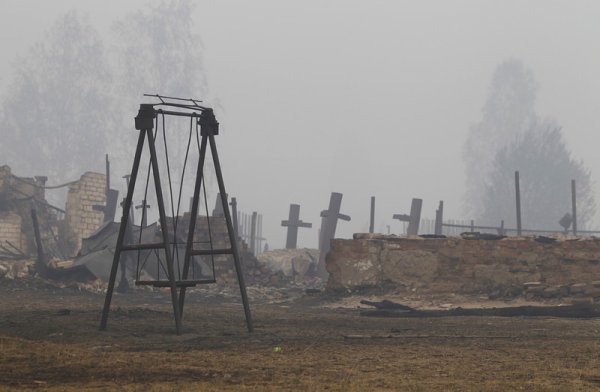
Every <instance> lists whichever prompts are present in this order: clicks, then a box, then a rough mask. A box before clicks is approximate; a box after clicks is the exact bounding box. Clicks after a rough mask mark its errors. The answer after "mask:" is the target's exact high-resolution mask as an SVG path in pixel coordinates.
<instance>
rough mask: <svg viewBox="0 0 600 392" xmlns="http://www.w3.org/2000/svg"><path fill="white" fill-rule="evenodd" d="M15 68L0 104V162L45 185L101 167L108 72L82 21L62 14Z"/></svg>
mask: <svg viewBox="0 0 600 392" xmlns="http://www.w3.org/2000/svg"><path fill="white" fill-rule="evenodd" d="M16 64H17V66H16V67H15V78H14V79H13V80H12V83H10V87H9V90H8V94H7V95H6V96H5V97H3V98H4V100H3V102H2V112H3V113H4V115H3V116H2V120H1V121H2V122H1V123H0V128H1V130H2V135H3V141H2V143H1V144H0V151H1V154H2V156H3V160H4V161H5V162H6V163H9V164H10V165H11V166H13V168H14V169H15V171H16V172H18V173H23V174H28V175H36V174H40V175H48V176H51V177H52V179H53V181H61V180H68V179H72V178H74V177H76V176H79V175H80V174H81V171H82V169H83V170H90V169H97V168H101V167H102V162H103V160H102V157H103V155H104V154H105V152H106V148H105V143H104V142H105V138H104V131H105V129H106V122H107V108H108V106H109V103H110V92H109V87H108V86H109V84H110V82H111V73H110V70H109V67H108V64H107V62H106V58H105V49H104V46H103V44H102V41H101V40H100V37H99V36H98V34H97V32H96V31H95V30H94V29H93V28H92V27H91V25H90V23H89V21H88V19H87V18H85V17H82V16H80V15H79V14H78V13H77V12H69V13H67V14H66V15H64V16H62V17H61V18H59V19H58V20H57V21H56V23H55V24H54V25H53V26H52V28H51V29H50V30H49V31H48V33H47V35H46V36H45V37H44V39H43V40H42V41H40V42H38V43H36V44H35V45H33V47H32V48H31V49H30V51H29V52H28V53H27V55H25V56H24V57H22V58H20V59H18V60H17V62H16Z"/></svg>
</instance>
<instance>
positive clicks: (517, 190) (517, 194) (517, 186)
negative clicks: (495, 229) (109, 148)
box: [515, 171, 521, 236]
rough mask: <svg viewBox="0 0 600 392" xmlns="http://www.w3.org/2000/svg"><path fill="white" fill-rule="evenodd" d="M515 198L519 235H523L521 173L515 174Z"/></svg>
mask: <svg viewBox="0 0 600 392" xmlns="http://www.w3.org/2000/svg"><path fill="white" fill-rule="evenodd" d="M515 197H516V204H517V235H518V236H520V235H521V188H520V184H519V172H518V171H516V172H515Z"/></svg>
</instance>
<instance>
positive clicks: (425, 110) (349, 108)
mask: <svg viewBox="0 0 600 392" xmlns="http://www.w3.org/2000/svg"><path fill="white" fill-rule="evenodd" d="M148 4H156V3H155V2H148V1H141V0H135V1H127V2H118V1H106V0H104V1H99V0H87V1H75V0H56V1H52V2H48V1H41V0H40V1H33V0H19V1H17V0H7V1H4V2H3V5H4V7H3V12H2V14H0V45H1V47H2V49H3V56H2V59H1V60H0V99H1V100H4V98H5V97H6V96H8V95H10V93H11V91H10V89H9V87H10V84H11V81H12V80H13V76H14V70H15V69H16V68H17V67H18V56H26V55H27V53H28V51H29V50H30V49H29V48H30V47H31V45H33V44H34V43H35V42H38V41H41V40H43V38H44V35H45V33H46V32H47V31H48V30H49V29H50V28H51V27H52V25H53V24H54V23H55V21H56V19H57V18H59V17H61V16H62V15H64V14H65V13H67V12H68V11H70V10H73V9H77V10H79V12H80V13H81V14H83V15H87V16H88V17H89V20H90V22H91V24H92V26H93V27H94V28H96V29H97V30H98V31H99V33H100V36H101V38H102V39H104V40H106V41H105V44H107V45H108V44H109V39H108V37H109V35H110V34H111V29H112V27H111V26H112V24H113V22H114V21H116V20H118V19H121V18H123V17H124V16H125V15H127V14H130V13H132V12H135V11H136V10H138V9H142V8H146V7H148ZM193 20H194V26H193V29H194V33H196V34H198V35H199V36H200V37H201V42H199V43H198V45H202V46H203V51H202V53H203V63H204V69H205V73H206V75H205V76H206V80H207V84H208V89H209V91H210V94H209V98H210V99H211V100H212V101H211V102H209V104H211V105H214V106H216V107H217V108H218V112H217V114H218V116H219V117H218V119H219V121H220V123H221V129H222V133H221V135H219V136H218V138H217V143H218V146H219V152H220V156H221V159H222V164H223V171H224V176H225V183H226V186H227V188H228V193H229V194H230V195H233V196H236V197H237V198H238V203H239V208H240V209H242V210H244V211H247V212H251V211H252V210H256V211H258V212H260V213H262V214H263V215H264V223H263V235H264V236H265V237H267V239H268V242H269V245H270V247H271V248H280V247H283V246H284V241H285V230H284V228H282V227H280V226H279V224H280V221H281V220H283V219H285V218H287V213H288V208H289V204H290V203H298V204H301V206H302V208H301V212H300V214H301V219H303V220H304V221H308V222H312V223H313V228H312V229H302V230H300V234H299V246H308V247H316V243H317V230H318V227H319V222H320V218H319V212H320V211H321V210H322V209H325V208H326V207H327V203H328V200H329V194H330V192H332V191H336V192H341V193H343V194H344V200H343V202H342V212H343V213H346V214H348V215H350V216H351V217H352V221H351V222H340V223H339V225H338V236H339V237H349V236H350V235H351V234H352V233H354V232H360V231H367V230H368V223H369V222H368V221H369V198H370V196H372V195H374V196H376V197H377V216H376V224H375V228H376V230H377V231H386V225H390V226H391V230H392V232H396V233H398V232H400V231H401V230H402V225H401V224H400V223H399V222H398V221H393V220H392V219H391V216H392V214H394V213H407V212H408V211H409V209H410V200H411V198H413V197H420V198H423V199H424V203H423V216H424V217H431V218H433V216H434V212H435V208H436V207H437V203H438V201H439V200H444V201H445V216H446V217H448V218H457V219H460V218H464V219H471V217H469V216H466V215H465V214H464V213H463V210H462V205H463V203H462V200H463V196H464V189H465V178H464V172H465V171H464V167H463V161H462V151H463V145H464V143H465V139H466V137H467V134H468V132H469V129H470V127H471V126H472V125H473V124H475V123H478V122H479V121H480V120H481V116H482V114H481V109H482V106H483V105H484V102H485V99H486V96H487V94H488V89H489V86H490V83H491V78H492V75H493V74H494V71H495V69H496V67H497V66H498V65H499V64H501V63H502V62H504V61H506V60H507V59H509V58H516V59H519V60H520V61H522V62H523V64H525V65H526V66H527V67H528V68H530V69H531V70H532V71H533V73H534V75H535V80H536V82H537V84H538V89H537V99H536V104H535V111H536V113H537V114H538V115H539V116H540V117H541V118H544V119H546V118H549V119H551V120H553V121H555V122H556V123H557V124H559V125H560V126H562V134H563V138H564V141H565V143H566V145H567V147H568V149H570V151H571V153H572V156H573V158H575V159H576V160H580V159H581V160H583V161H584V162H585V164H586V166H587V168H589V169H590V170H591V177H592V180H593V181H594V182H595V186H594V188H593V189H594V190H595V193H596V194H598V192H599V191H600V186H599V184H600V182H599V181H598V175H599V173H600V170H598V169H600V154H598V153H597V152H596V151H597V148H598V147H597V146H598V145H599V144H600V143H599V142H600V137H598V136H597V129H598V128H599V126H600V117H599V115H598V108H599V106H600V96H599V95H598V91H600V78H598V76H597V74H598V70H599V69H600V41H599V40H598V37H599V36H600V24H598V23H597V22H598V20H600V3H599V2H596V1H546V0H538V1H528V2H522V1H500V0H498V1H475V0H473V1H458V0H457V1H441V0H440V1H421V2H416V1H397V2H391V1H372V2H364V1H328V2H323V1H297V2H281V1H276V0H272V1H262V0H260V1H253V2H247V1H216V0H215V1H198V2H195V9H194V13H193ZM145 92H148V93H161V94H165V95H170V94H171V92H169V91H147V90H143V91H139V92H135V94H137V95H139V97H140V98H139V99H140V102H141V101H142V97H141V95H142V93H145ZM199 98H203V97H199ZM134 115H135V111H133V112H132V113H130V115H129V117H130V118H133V116H134ZM42 131H43V128H42V127H40V132H42ZM85 131H86V130H81V132H85ZM2 132H6V130H2ZM131 132H134V129H133V121H131ZM3 139H5V138H4V137H3ZM90 148H93V146H90ZM130 149H131V154H133V149H134V145H131V147H130ZM108 153H109V154H110V153H111V152H110V151H108ZM101 154H104V151H102V152H101ZM0 164H8V165H11V166H12V163H11V162H4V161H3V160H0ZM86 170H97V171H102V170H103V161H102V160H99V161H98V163H97V165H96V167H82V168H81V172H83V171H86ZM15 174H17V175H36V174H39V175H44V174H45V173H19V172H15ZM123 174H125V173H113V177H114V178H115V180H114V181H113V183H115V182H116V181H117V179H120V177H121V176H122V175H123ZM522 181H525V179H522ZM49 182H50V183H52V182H54V181H53V179H52V178H51V179H50V180H49ZM117 184H119V183H117ZM119 185H121V184H119ZM569 185H570V184H568V183H567V184H565V188H567V189H568V187H569ZM568 208H569V206H565V207H564V210H565V211H568ZM523 219H524V226H527V211H523ZM592 222H593V223H592V225H593V226H594V227H593V228H599V227H600V224H599V222H598V219H593V220H592Z"/></svg>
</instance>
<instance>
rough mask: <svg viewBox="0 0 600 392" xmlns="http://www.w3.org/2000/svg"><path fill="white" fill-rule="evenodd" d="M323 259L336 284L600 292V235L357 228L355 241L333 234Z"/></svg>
mask: <svg viewBox="0 0 600 392" xmlns="http://www.w3.org/2000/svg"><path fill="white" fill-rule="evenodd" d="M326 263H327V270H328V271H329V273H330V276H329V281H328V287H329V288H332V289H341V288H357V287H366V286H379V285H385V284H391V285H395V286H396V287H404V288H406V289H407V290H411V291H419V292H429V293H465V294H467V293H471V294H475V293H484V294H489V295H492V294H493V295H496V296H499V297H500V296H514V295H520V294H527V293H534V292H538V294H540V295H542V296H544V295H548V296H552V295H555V294H556V295H563V296H566V295H571V294H574V293H576V292H584V294H585V293H586V290H587V291H590V292H589V293H587V294H590V295H592V294H594V295H595V292H598V293H597V294H598V295H599V296H600V290H599V289H598V288H595V287H596V286H598V285H599V284H600V239H597V238H577V239H565V240H557V241H552V240H548V239H546V238H541V239H539V238H538V239H536V238H534V237H507V238H505V239H502V240H469V239H462V238H457V237H453V238H435V239H433V238H428V239H424V238H402V237H396V236H384V235H378V234H355V236H354V239H352V240H343V239H335V240H332V243H331V251H330V253H329V254H328V255H327V259H326ZM580 289H581V290H580ZM594 290H595V292H594V293H592V292H591V291H594Z"/></svg>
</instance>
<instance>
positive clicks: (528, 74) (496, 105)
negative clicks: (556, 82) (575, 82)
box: [463, 59, 537, 218]
mask: <svg viewBox="0 0 600 392" xmlns="http://www.w3.org/2000/svg"><path fill="white" fill-rule="evenodd" d="M536 90H537V84H536V82H535V79H534V76H533V72H532V71H531V70H530V69H528V68H526V67H525V66H524V65H523V63H522V62H521V61H519V60H516V59H510V60H508V61H505V62H503V63H502V64H500V65H499V66H498V68H496V71H495V72H494V76H493V78H492V83H491V84H490V87H489V91H488V96H487V99H486V102H485V104H484V105H483V108H482V118H481V121H480V122H479V123H477V124H475V125H473V126H472V127H471V129H470V130H469V134H468V136H467V139H466V142H465V145H464V150H463V160H464V163H465V175H466V193H465V199H464V200H465V211H466V212H467V213H468V214H470V216H472V217H474V218H477V217H480V216H481V215H482V214H483V213H484V210H485V208H486V207H485V205H484V204H483V199H482V197H481V195H482V194H483V192H484V191H485V189H486V187H487V185H488V183H487V178H488V176H489V173H490V172H491V170H492V167H493V161H494V156H495V154H496V152H497V151H498V150H500V149H502V148H503V147H505V146H506V145H507V144H508V143H509V142H510V141H511V140H513V138H514V137H515V136H517V135H518V134H519V133H521V132H523V131H525V130H527V129H529V128H530V127H531V125H532V124H534V123H535V122H536V121H537V116H536V114H535V108H534V105H535V95H536Z"/></svg>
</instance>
